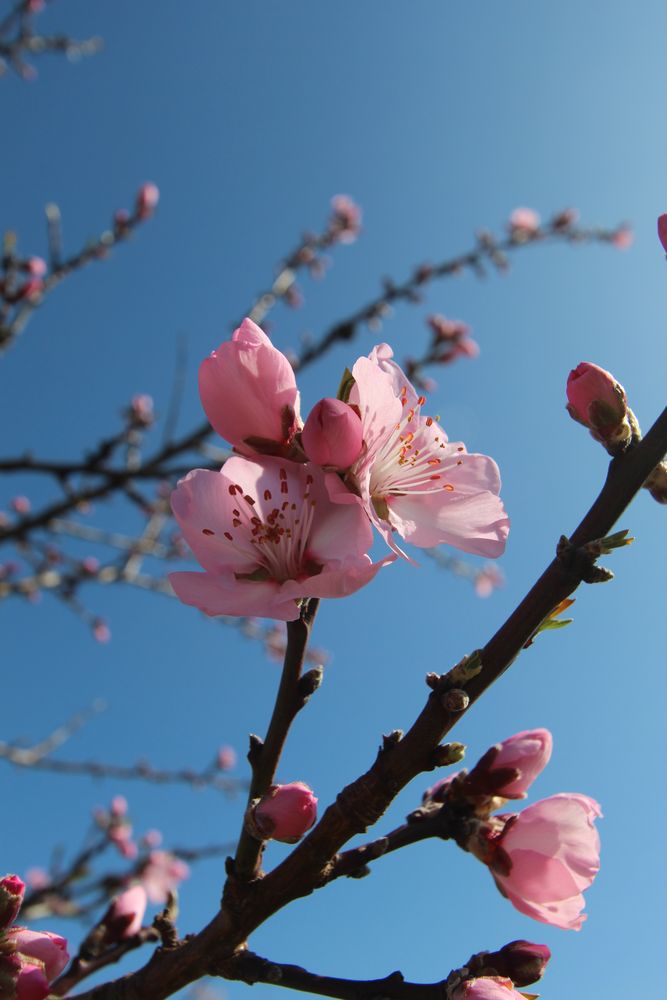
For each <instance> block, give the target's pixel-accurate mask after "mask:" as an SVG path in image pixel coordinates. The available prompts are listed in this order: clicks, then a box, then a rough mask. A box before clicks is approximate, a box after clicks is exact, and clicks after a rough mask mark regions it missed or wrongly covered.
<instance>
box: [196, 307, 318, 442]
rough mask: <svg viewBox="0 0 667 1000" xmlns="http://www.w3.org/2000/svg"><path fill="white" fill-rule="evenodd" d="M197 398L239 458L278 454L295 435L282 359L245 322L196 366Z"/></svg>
mask: <svg viewBox="0 0 667 1000" xmlns="http://www.w3.org/2000/svg"><path fill="white" fill-rule="evenodd" d="M199 393H200V395H201V401H202V405H203V407H204V410H205V412H206V416H207V417H208V419H209V420H210V422H211V425H212V426H213V428H214V429H215V430H216V431H217V432H218V434H220V436H221V437H223V438H226V439H227V441H229V442H230V443H231V444H232V445H233V446H234V447H235V448H236V449H237V450H239V451H243V452H244V453H250V452H253V451H259V450H264V451H266V450H267V443H268V444H270V445H273V448H272V451H273V453H274V454H275V453H284V450H285V448H286V447H288V446H289V445H290V444H291V442H292V439H293V438H294V435H295V434H296V432H297V430H299V428H300V427H301V421H300V418H299V393H298V391H297V388H296V379H295V377H294V370H293V368H292V366H291V365H290V363H289V361H288V360H287V358H286V357H285V355H284V354H281V352H280V351H278V350H276V348H275V347H274V346H273V344H272V343H271V341H270V340H269V338H268V337H267V336H266V334H265V333H263V331H262V330H260V328H259V327H258V326H257V325H256V324H255V323H253V321H252V320H251V319H245V320H244V321H243V323H242V324H241V326H240V327H239V328H238V329H237V330H235V331H234V333H233V334H232V339H231V340H227V341H225V342H224V343H222V344H221V345H220V347H219V348H218V349H217V351H213V353H212V354H211V355H210V356H209V357H208V358H206V359H205V361H203V362H202V364H201V365H200V367H199Z"/></svg>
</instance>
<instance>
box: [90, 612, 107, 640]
mask: <svg viewBox="0 0 667 1000" xmlns="http://www.w3.org/2000/svg"><path fill="white" fill-rule="evenodd" d="M92 629H93V637H94V638H95V639H96V640H97V642H101V643H102V644H104V643H107V642H110V641H111V629H110V628H109V626H108V625H107V623H106V622H105V621H103V620H102V619H101V618H96V619H95V621H94V622H93V627H92Z"/></svg>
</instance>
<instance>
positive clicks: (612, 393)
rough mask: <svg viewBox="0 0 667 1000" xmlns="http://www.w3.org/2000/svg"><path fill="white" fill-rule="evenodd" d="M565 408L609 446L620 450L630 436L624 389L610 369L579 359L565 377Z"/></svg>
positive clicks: (629, 421) (573, 417) (597, 438)
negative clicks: (578, 362)
mask: <svg viewBox="0 0 667 1000" xmlns="http://www.w3.org/2000/svg"><path fill="white" fill-rule="evenodd" d="M566 392H567V399H568V403H567V412H568V413H569V414H570V416H571V417H572V419H573V420H576V421H577V422H578V423H580V424H583V425H584V426H585V427H588V429H589V430H590V432H591V434H592V435H593V437H594V438H595V439H596V440H598V441H601V442H602V443H603V444H605V445H606V446H607V447H608V448H609V449H614V450H615V451H616V450H623V448H624V447H625V446H626V445H627V444H628V443H629V441H630V439H631V437H632V431H633V428H632V419H631V416H630V414H631V411H630V410H629V408H628V401H627V397H626V395H625V389H624V388H623V386H622V385H621V384H620V382H617V381H616V379H615V378H614V376H613V375H612V374H611V372H608V371H605V369H604V368H600V366H599V365H594V364H592V363H591V362H589V361H582V362H581V364H578V365H577V367H576V368H573V370H572V371H571V372H570V374H569V376H568V379H567V387H566Z"/></svg>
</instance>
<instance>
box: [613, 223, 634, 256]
mask: <svg viewBox="0 0 667 1000" xmlns="http://www.w3.org/2000/svg"><path fill="white" fill-rule="evenodd" d="M611 242H612V245H613V246H615V247H616V249H617V250H628V249H629V248H630V247H631V246H632V244H633V243H634V242H635V234H634V233H633V231H632V229H631V228H630V226H620V227H619V228H618V229H617V230H616V232H615V233H614V234H613V236H612V238H611Z"/></svg>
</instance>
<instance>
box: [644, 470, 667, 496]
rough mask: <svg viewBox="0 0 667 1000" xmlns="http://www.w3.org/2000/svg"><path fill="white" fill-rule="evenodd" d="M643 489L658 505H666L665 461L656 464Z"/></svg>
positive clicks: (666, 474) (666, 473)
mask: <svg viewBox="0 0 667 1000" xmlns="http://www.w3.org/2000/svg"><path fill="white" fill-rule="evenodd" d="M644 489H646V490H648V491H649V493H650V494H651V496H652V497H653V499H654V500H657V501H658V503H667V461H664V460H663V461H662V462H658V464H657V465H656V467H655V469H654V470H653V472H652V473H651V475H650V476H649V477H648V479H647V480H646V482H645V483H644Z"/></svg>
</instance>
